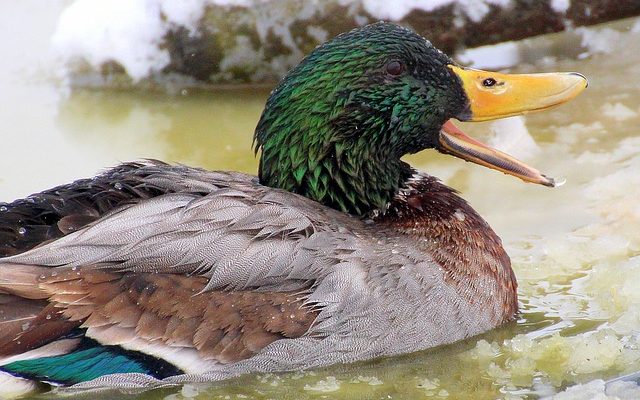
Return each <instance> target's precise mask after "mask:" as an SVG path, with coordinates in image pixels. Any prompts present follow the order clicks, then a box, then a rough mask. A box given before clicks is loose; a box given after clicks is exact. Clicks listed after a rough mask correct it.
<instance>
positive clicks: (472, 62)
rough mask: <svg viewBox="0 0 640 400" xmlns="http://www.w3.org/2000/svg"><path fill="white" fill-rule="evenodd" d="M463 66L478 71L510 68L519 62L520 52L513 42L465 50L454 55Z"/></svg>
mask: <svg viewBox="0 0 640 400" xmlns="http://www.w3.org/2000/svg"><path fill="white" fill-rule="evenodd" d="M456 58H457V59H458V60H459V61H460V62H461V63H463V64H465V65H468V66H470V67H473V68H480V69H500V68H507V67H512V66H514V65H516V64H518V63H519V62H520V51H519V49H518V45H517V44H516V43H515V42H504V43H498V44H494V45H490V46H482V47H476V48H473V49H466V50H464V51H462V52H461V53H458V54H457V55H456Z"/></svg>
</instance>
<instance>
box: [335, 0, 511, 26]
mask: <svg viewBox="0 0 640 400" xmlns="http://www.w3.org/2000/svg"><path fill="white" fill-rule="evenodd" d="M351 2H352V1H350V0H343V1H341V4H348V3H351ZM510 3H511V0H428V1H425V0H396V1H392V2H389V1H388V0H362V6H363V7H364V9H365V11H367V12H368V13H369V14H371V15H372V16H373V17H375V18H380V19H390V20H394V21H398V20H401V19H403V18H404V17H406V16H407V15H408V14H409V13H410V12H411V11H413V10H421V11H426V12H430V11H433V10H436V9H438V8H441V7H446V6H450V5H454V6H455V7H456V9H457V10H460V11H462V12H463V13H464V14H465V15H466V16H467V17H469V19H471V20H472V21H473V22H480V21H482V19H483V18H484V17H485V16H486V15H487V13H489V11H490V6H491V5H494V6H498V7H506V6H508V5H509V4H510Z"/></svg>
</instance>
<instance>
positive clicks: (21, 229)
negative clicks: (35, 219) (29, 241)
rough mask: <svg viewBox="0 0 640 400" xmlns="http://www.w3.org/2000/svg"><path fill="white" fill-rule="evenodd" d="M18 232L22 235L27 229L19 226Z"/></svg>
mask: <svg viewBox="0 0 640 400" xmlns="http://www.w3.org/2000/svg"><path fill="white" fill-rule="evenodd" d="M18 233H19V234H20V235H24V234H25V233H27V230H26V229H25V228H20V229H18Z"/></svg>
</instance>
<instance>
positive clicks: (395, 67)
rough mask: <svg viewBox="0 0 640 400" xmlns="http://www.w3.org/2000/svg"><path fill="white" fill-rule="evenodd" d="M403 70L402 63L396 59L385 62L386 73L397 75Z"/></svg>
mask: <svg viewBox="0 0 640 400" xmlns="http://www.w3.org/2000/svg"><path fill="white" fill-rule="evenodd" d="M403 72H404V64H403V63H402V62H400V61H398V60H393V61H389V62H388V63H387V73H388V74H389V75H393V76H398V75H400V74H401V73H403Z"/></svg>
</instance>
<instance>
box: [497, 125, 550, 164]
mask: <svg viewBox="0 0 640 400" xmlns="http://www.w3.org/2000/svg"><path fill="white" fill-rule="evenodd" d="M491 131H492V132H493V134H494V136H493V138H492V139H491V140H490V141H489V145H490V146H492V147H495V148H496V149H498V150H501V151H504V152H505V153H507V154H510V155H512V156H514V157H517V158H531V157H533V156H535V155H536V153H538V152H539V151H540V147H539V146H538V145H537V144H536V142H535V140H533V138H532V137H531V135H530V134H529V130H528V129H527V126H526V125H525V123H524V117H521V116H519V117H511V118H504V119H499V120H497V121H494V122H492V123H491Z"/></svg>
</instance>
